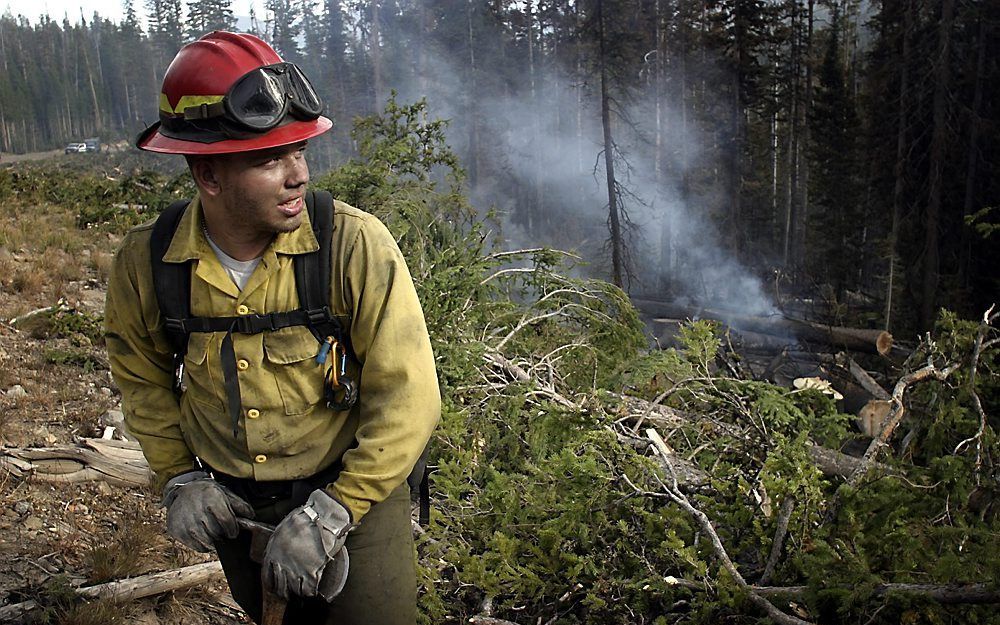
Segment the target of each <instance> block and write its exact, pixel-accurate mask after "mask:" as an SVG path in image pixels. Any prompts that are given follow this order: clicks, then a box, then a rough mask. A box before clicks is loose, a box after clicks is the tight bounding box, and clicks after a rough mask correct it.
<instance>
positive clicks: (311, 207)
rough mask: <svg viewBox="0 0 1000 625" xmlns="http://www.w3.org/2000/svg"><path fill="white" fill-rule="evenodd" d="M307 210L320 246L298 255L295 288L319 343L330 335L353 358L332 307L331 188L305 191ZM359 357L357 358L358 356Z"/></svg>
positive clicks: (295, 264)
mask: <svg viewBox="0 0 1000 625" xmlns="http://www.w3.org/2000/svg"><path fill="white" fill-rule="evenodd" d="M306 209H307V210H308V211H309V222H310V223H311V224H312V229H313V234H314V235H315V236H316V241H317V242H318V243H319V249H318V250H316V251H315V252H310V253H308V254H299V255H298V256H296V257H295V262H294V263H293V266H294V269H295V290H296V292H297V293H298V296H299V307H300V308H301V309H302V310H304V311H305V312H306V314H307V315H308V317H309V324H308V325H309V330H310V331H311V332H312V333H313V336H315V337H316V340H317V341H319V342H320V343H323V342H324V341H326V338H327V337H331V336H332V337H333V338H334V339H336V340H337V341H338V342H340V343H341V344H342V345H343V346H344V348H345V350H346V351H347V353H348V355H349V356H350V357H351V358H354V352H353V351H352V350H351V347H350V336H349V334H348V332H345V330H344V328H343V327H342V326H341V323H340V320H339V319H337V317H336V316H334V314H333V312H332V311H331V310H330V280H331V275H332V271H331V260H332V258H331V257H332V254H333V252H332V250H331V248H332V247H333V227H334V226H333V219H334V216H335V209H334V206H333V196H332V195H330V193H329V192H328V191H324V190H322V189H321V190H318V191H313V190H309V191H307V192H306ZM355 360H356V358H355Z"/></svg>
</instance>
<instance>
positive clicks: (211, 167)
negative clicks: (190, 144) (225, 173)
mask: <svg viewBox="0 0 1000 625" xmlns="http://www.w3.org/2000/svg"><path fill="white" fill-rule="evenodd" d="M188 165H189V166H190V168H191V177H192V178H194V183H195V184H196V185H197V186H198V190H199V191H201V193H202V194H204V195H209V196H212V197H215V196H217V195H219V193H220V192H221V191H222V185H221V184H220V181H219V169H218V163H217V162H216V161H215V159H211V158H194V159H191V160H190V161H189V163H188Z"/></svg>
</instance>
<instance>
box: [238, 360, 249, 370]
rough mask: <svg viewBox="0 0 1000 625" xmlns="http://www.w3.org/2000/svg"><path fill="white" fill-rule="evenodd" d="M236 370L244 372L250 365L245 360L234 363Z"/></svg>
mask: <svg viewBox="0 0 1000 625" xmlns="http://www.w3.org/2000/svg"><path fill="white" fill-rule="evenodd" d="M236 368H237V369H239V370H240V371H246V370H247V369H249V368H250V363H249V362H247V361H245V360H240V361H239V362H237V363H236Z"/></svg>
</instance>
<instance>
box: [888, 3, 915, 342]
mask: <svg viewBox="0 0 1000 625" xmlns="http://www.w3.org/2000/svg"><path fill="white" fill-rule="evenodd" d="M912 26H913V2H912V0H907V2H906V8H905V9H904V14H903V52H902V56H901V57H900V63H899V99H898V103H897V107H898V114H897V116H898V118H899V121H898V124H899V126H898V127H897V129H896V163H895V165H894V166H893V176H894V177H895V181H894V183H893V187H892V224H891V226H890V230H889V284H888V285H887V287H886V293H885V329H886V331H887V332H888V331H889V330H890V328H891V327H892V300H893V297H894V291H895V289H896V246H897V245H898V244H899V225H900V224H899V222H900V220H901V219H902V218H903V190H904V188H905V182H906V134H907V132H906V131H907V115H906V106H907V102H908V101H909V90H910V74H909V70H908V67H909V65H908V64H909V58H910V30H911V28H912Z"/></svg>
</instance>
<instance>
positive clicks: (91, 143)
mask: <svg viewBox="0 0 1000 625" xmlns="http://www.w3.org/2000/svg"><path fill="white" fill-rule="evenodd" d="M83 144H84V145H85V146H87V149H86V150H85V151H86V152H100V151H101V139H100V138H99V137H91V138H89V139H84V140H83Z"/></svg>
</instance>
